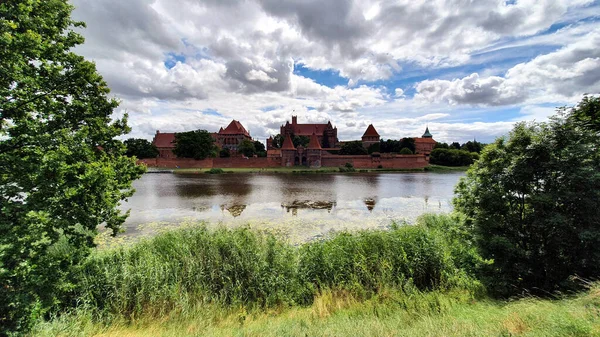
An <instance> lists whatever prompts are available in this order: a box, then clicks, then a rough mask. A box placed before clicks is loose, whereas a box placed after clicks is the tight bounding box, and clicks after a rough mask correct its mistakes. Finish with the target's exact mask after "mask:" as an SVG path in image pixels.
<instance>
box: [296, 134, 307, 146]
mask: <svg viewBox="0 0 600 337" xmlns="http://www.w3.org/2000/svg"><path fill="white" fill-rule="evenodd" d="M291 138H292V143H294V146H295V147H298V146H303V147H306V146H308V143H310V138H308V137H306V136H296V135H292V137H291Z"/></svg>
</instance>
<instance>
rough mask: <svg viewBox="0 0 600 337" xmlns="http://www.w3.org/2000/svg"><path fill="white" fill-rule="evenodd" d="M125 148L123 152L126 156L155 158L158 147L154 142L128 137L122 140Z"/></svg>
mask: <svg viewBox="0 0 600 337" xmlns="http://www.w3.org/2000/svg"><path fill="white" fill-rule="evenodd" d="M123 143H124V144H125V147H126V148H127V152H125V154H126V155H127V156H128V157H133V156H135V157H137V158H139V159H144V158H156V157H157V156H158V149H157V148H156V146H154V144H152V143H151V142H149V141H148V140H146V139H143V138H129V139H127V140H126V141H124V142H123Z"/></svg>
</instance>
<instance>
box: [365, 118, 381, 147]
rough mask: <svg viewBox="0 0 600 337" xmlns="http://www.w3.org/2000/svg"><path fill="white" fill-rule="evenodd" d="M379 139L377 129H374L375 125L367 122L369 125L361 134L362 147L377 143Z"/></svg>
mask: <svg viewBox="0 0 600 337" xmlns="http://www.w3.org/2000/svg"><path fill="white" fill-rule="evenodd" d="M379 139H380V136H379V133H378V132H377V130H375V127H374V126H373V124H369V126H368V127H367V130H366V131H365V133H364V134H363V136H362V144H363V147H364V148H369V146H371V145H373V144H377V143H379Z"/></svg>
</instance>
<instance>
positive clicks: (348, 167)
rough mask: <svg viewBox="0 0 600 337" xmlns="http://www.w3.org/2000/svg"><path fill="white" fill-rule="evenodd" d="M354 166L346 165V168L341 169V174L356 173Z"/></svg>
mask: <svg viewBox="0 0 600 337" xmlns="http://www.w3.org/2000/svg"><path fill="white" fill-rule="evenodd" d="M355 171H356V169H354V165H352V163H346V164H344V166H342V167H340V172H355Z"/></svg>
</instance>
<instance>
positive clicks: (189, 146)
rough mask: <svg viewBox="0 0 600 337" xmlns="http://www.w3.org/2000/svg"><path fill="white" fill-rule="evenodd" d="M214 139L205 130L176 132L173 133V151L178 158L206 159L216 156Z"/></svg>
mask: <svg viewBox="0 0 600 337" xmlns="http://www.w3.org/2000/svg"><path fill="white" fill-rule="evenodd" d="M217 151H218V149H217V146H216V145H215V141H214V139H213V138H212V136H211V135H210V133H209V132H208V131H206V130H196V131H188V132H178V133H176V134H175V148H174V149H173V153H174V154H175V155H176V156H177V157H180V158H194V159H198V160H199V159H206V158H208V157H216V156H217Z"/></svg>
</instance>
